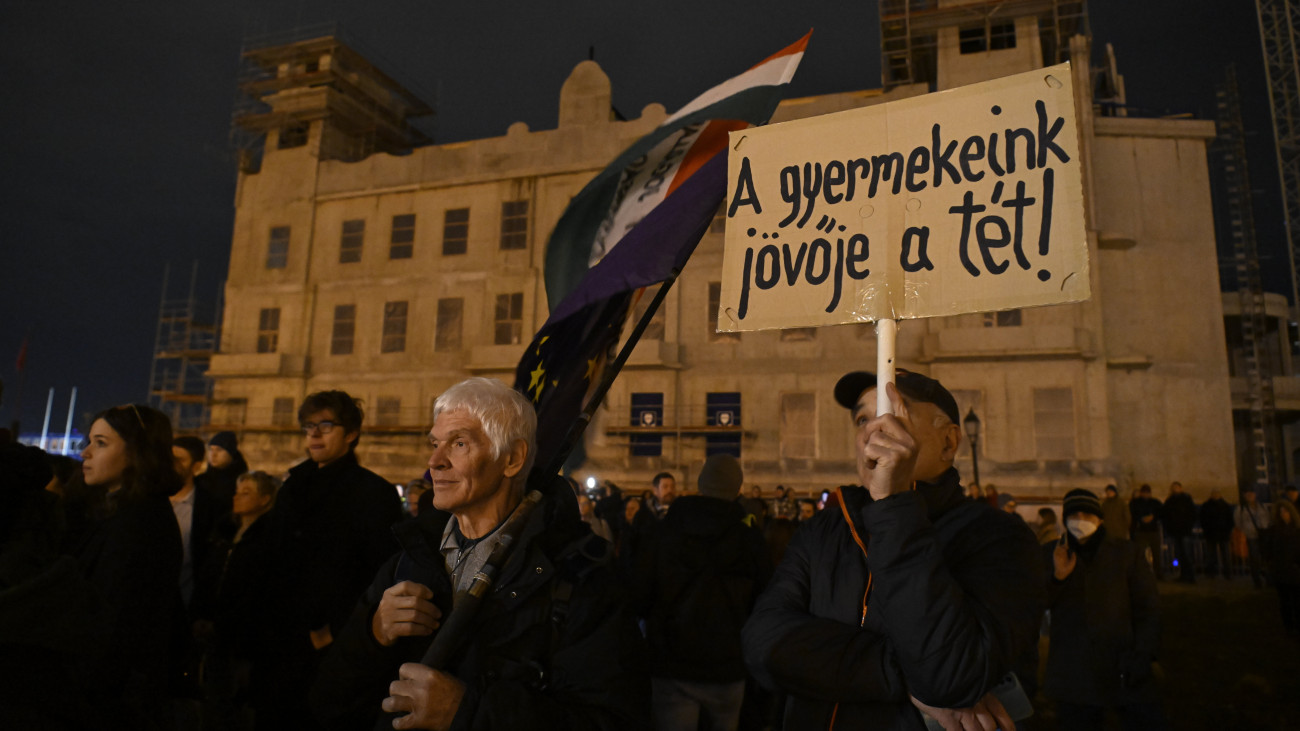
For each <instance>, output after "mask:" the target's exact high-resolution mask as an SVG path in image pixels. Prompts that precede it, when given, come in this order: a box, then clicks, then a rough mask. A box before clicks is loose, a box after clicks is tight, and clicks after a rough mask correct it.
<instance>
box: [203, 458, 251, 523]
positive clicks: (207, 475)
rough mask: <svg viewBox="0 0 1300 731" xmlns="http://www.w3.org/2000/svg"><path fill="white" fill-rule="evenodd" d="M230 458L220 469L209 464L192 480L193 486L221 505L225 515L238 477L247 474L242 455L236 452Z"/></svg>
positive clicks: (246, 465)
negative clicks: (224, 508) (223, 506)
mask: <svg viewBox="0 0 1300 731" xmlns="http://www.w3.org/2000/svg"><path fill="white" fill-rule="evenodd" d="M230 456H231V462H230V464H228V465H226V466H225V467H221V468H217V467H213V466H212V465H210V464H209V465H208V468H207V469H206V470H204V471H203V474H201V475H199V476H198V477H195V478H194V484H195V486H197V487H201V488H203V489H205V490H207V491H208V492H209V493H210V494H212V495H213V496H214V497H216V498H217V499H218V501H219V502H221V503H223V504H224V505H225V506H226V513H227V514H229V513H230V499H231V498H233V497H234V496H235V488H236V487H238V485H239V476H240V475H242V474H244V473H245V472H248V462H246V461H245V460H244V455H242V454H240V453H239V451H238V450H236V451H235V452H234V453H232V454H231V455H230Z"/></svg>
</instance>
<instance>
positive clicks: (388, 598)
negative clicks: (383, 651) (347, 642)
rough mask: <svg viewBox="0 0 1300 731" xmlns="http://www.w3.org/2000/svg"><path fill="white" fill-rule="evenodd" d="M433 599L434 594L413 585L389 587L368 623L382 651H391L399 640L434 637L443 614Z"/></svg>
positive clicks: (405, 583) (400, 584) (408, 582)
mask: <svg viewBox="0 0 1300 731" xmlns="http://www.w3.org/2000/svg"><path fill="white" fill-rule="evenodd" d="M432 599H433V591H432V590H430V589H429V587H427V586H425V585H424V584H417V583H415V582H414V581H403V582H401V583H399V584H394V585H392V586H390V587H388V590H387V591H385V592H384V596H383V598H382V599H380V600H379V607H378V608H377V609H375V616H374V617H373V618H372V619H371V620H370V630H371V632H373V633H374V635H375V640H377V641H378V642H379V644H381V645H383V646H384V647H391V646H392V644H393V643H394V642H397V638H399V637H419V636H421V635H431V634H433V631H434V630H436V629H438V620H440V619H442V611H441V610H439V609H438V607H437V606H435V605H434V603H433V601H432Z"/></svg>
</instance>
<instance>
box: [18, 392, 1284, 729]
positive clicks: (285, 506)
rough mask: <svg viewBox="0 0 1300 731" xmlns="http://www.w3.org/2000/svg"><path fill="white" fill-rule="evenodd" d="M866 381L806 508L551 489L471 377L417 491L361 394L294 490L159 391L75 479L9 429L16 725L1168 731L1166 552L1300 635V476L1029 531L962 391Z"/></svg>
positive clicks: (703, 494)
mask: <svg viewBox="0 0 1300 731" xmlns="http://www.w3.org/2000/svg"><path fill="white" fill-rule="evenodd" d="M877 391H878V384H877V381H876V377H875V376H874V375H873V374H871V373H865V372H853V373H849V374H847V375H845V376H844V377H843V378H842V379H841V380H840V382H839V383H838V384H837V386H836V389H835V399H836V403H838V404H839V405H840V406H842V407H843V408H844V409H845V410H846V411H847V413H848V417H849V418H848V419H846V421H845V428H846V430H850V431H851V432H852V433H853V434H854V435H855V439H856V442H855V443H856V448H855V449H856V453H857V473H858V477H859V478H860V481H861V484H859V485H846V486H843V487H840V488H838V489H836V490H828V491H824V492H822V493H821V494H819V495H817V496H815V497H814V496H807V497H800V496H798V495H796V492H795V491H794V490H792V489H790V488H787V487H786V486H777V487H776V489H775V492H774V494H772V495H770V496H764V494H763V491H762V489H761V488H760V487H759V486H756V485H753V484H749V485H748V488H746V481H745V477H744V473H743V470H742V467H741V463H740V462H739V461H738V460H737V459H736V458H735V457H733V456H730V455H727V454H715V455H712V456H710V457H708V458H707V459H706V460H705V462H704V464H703V466H702V467H701V468H700V470H699V471H698V474H697V477H696V480H695V484H694V485H693V486H691V487H690V488H687V487H686V486H684V485H682V486H679V485H678V482H677V479H678V477H677V475H675V474H673V473H671V472H662V473H659V474H657V475H655V476H654V478H653V479H652V480H651V481H650V483H649V485H648V487H645V488H644V489H639V490H628V489H624V488H620V487H619V486H617V485H614V484H612V483H609V482H606V483H605V484H603V485H601V486H599V487H597V488H595V489H591V490H584V489H581V488H580V487H579V485H578V484H577V483H575V482H573V481H572V480H570V479H567V478H563V477H560V476H558V475H550V476H548V475H537V474H534V473H533V471H532V466H533V464H534V462H535V461H536V457H537V455H536V454H535V451H536V440H535V437H536V434H535V433H536V429H537V421H536V415H535V414H534V413H533V409H532V406H531V405H530V403H529V402H528V401H527V399H525V398H524V397H523V396H521V395H520V394H518V393H517V392H515V391H513V390H511V389H509V388H508V387H506V386H504V385H503V384H501V383H500V382H498V381H494V380H490V379H483V378H473V379H469V380H467V381H464V382H462V383H460V384H457V385H456V386H453V387H452V388H449V389H448V390H447V391H446V392H445V393H443V394H442V395H441V396H440V397H439V398H438V400H437V402H436V404H435V408H434V424H433V427H432V429H431V431H430V435H429V440H430V441H429V458H428V472H426V473H425V474H424V475H422V476H420V477H417V478H415V479H412V480H411V481H409V482H407V483H406V484H405V485H403V486H401V489H400V490H399V489H397V487H396V486H394V485H392V484H391V483H389V482H388V481H386V480H385V479H383V478H381V477H380V476H379V475H377V474H375V473H374V472H372V471H370V470H368V469H366V468H365V467H364V466H362V465H361V463H360V462H359V460H358V458H357V453H356V445H357V443H358V441H359V440H360V438H361V436H362V432H363V422H364V413H363V411H362V409H361V405H360V404H359V402H358V401H357V400H355V399H353V398H352V397H351V396H350V395H348V394H347V393H344V392H342V391H323V392H318V393H313V394H311V395H309V396H308V397H307V398H306V399H304V401H303V403H302V404H301V405H300V407H299V409H298V414H297V416H298V421H299V424H300V426H301V428H302V433H303V437H304V448H305V452H306V459H304V460H303V461H302V462H300V463H299V464H297V465H296V466H294V467H293V468H291V469H290V470H289V471H288V472H287V473H286V474H284V475H279V476H276V475H272V474H268V473H267V472H266V471H262V470H256V469H251V468H250V465H249V464H248V463H247V461H246V460H245V459H244V457H243V455H242V454H241V452H240V449H239V444H238V439H237V436H236V435H235V434H234V433H231V432H220V433H218V434H215V435H213V436H212V437H211V438H210V439H209V440H208V441H207V442H206V443H205V442H204V441H202V440H200V439H198V438H195V437H190V436H174V435H173V434H172V429H171V425H170V424H169V422H168V420H167V417H166V416H165V415H163V414H162V413H161V412H158V411H156V410H154V409H152V408H150V407H148V406H145V405H141V404H127V405H124V406H120V407H116V408H112V409H108V410H106V411H103V412H101V413H99V414H97V415H96V416H95V417H94V419H93V421H92V424H91V426H90V429H89V436H88V439H87V445H86V447H85V449H84V450H83V452H82V454H81V461H80V463H79V464H78V463H76V462H75V461H73V460H68V459H66V458H60V457H56V456H52V455H46V454H44V453H43V452H41V451H40V450H38V449H36V448H33V447H23V446H20V445H18V444H15V443H10V442H7V441H6V442H5V443H0V475H2V476H3V492H2V493H0V497H2V498H3V506H2V508H3V509H0V529H2V531H3V532H0V671H2V672H3V674H4V677H6V679H7V682H6V683H5V684H3V692H2V693H0V714H2V715H0V726H3V727H5V728H24V729H46V728H50V729H62V728H109V729H179V730H184V731H189V730H191V729H192V730H195V731H197V730H199V729H251V728H257V729H270V728H275V729H312V728H322V729H364V728H389V727H392V728H421V729H451V728H456V729H489V728H502V729H506V728H508V729H515V728H547V729H549V728H555V729H560V728H564V729H568V728H605V729H624V728H642V727H645V728H649V727H653V728H656V729H665V730H667V729H691V730H693V729H696V728H709V729H736V728H782V727H784V728H789V729H800V728H812V727H816V728H828V727H840V728H886V729H892V728H898V729H912V728H922V727H923V726H924V725H925V724H927V723H928V724H930V727H931V728H944V729H961V728H993V727H995V726H996V727H999V728H1003V729H1009V728H1013V727H1014V724H1015V722H1016V721H1022V720H1023V719H1024V718H1026V717H1027V716H1029V715H1030V714H1032V712H1033V709H1032V706H1031V699H1033V698H1034V697H1035V696H1036V695H1037V694H1038V692H1039V691H1040V690H1041V691H1042V693H1043V694H1044V695H1046V696H1047V697H1048V698H1050V699H1052V701H1053V702H1054V704H1055V707H1056V717H1057V719H1058V722H1059V723H1060V727H1061V728H1066V729H1075V728H1078V729H1088V728H1099V727H1100V726H1101V724H1102V718H1103V716H1104V714H1105V713H1107V712H1113V713H1116V714H1118V715H1119V717H1120V719H1121V722H1122V723H1123V724H1124V726H1125V727H1126V728H1144V729H1158V728H1162V727H1163V724H1164V716H1163V713H1162V710H1161V705H1160V699H1159V692H1158V686H1157V684H1156V681H1155V677H1154V675H1155V674H1154V671H1153V663H1154V662H1155V661H1156V660H1157V658H1158V653H1159V616H1158V611H1157V601H1156V600H1157V593H1156V581H1157V579H1158V578H1161V577H1163V576H1164V574H1165V572H1166V570H1167V569H1168V568H1169V567H1166V565H1165V555H1166V553H1165V550H1164V546H1165V545H1166V543H1167V544H1168V546H1169V547H1170V551H1169V554H1170V555H1171V557H1172V558H1171V559H1170V562H1169V563H1170V567H1176V568H1177V572H1178V577H1179V579H1180V580H1184V581H1195V579H1196V572H1197V570H1198V569H1200V570H1201V571H1203V572H1204V573H1207V574H1210V575H1222V576H1231V575H1232V572H1233V571H1234V566H1237V567H1238V568H1240V569H1241V570H1247V567H1248V570H1249V572H1250V573H1251V575H1252V577H1253V578H1254V580H1255V582H1256V584H1257V585H1260V586H1263V585H1264V583H1265V582H1268V583H1271V584H1272V585H1273V586H1274V587H1276V588H1277V591H1278V595H1279V598H1280V603H1281V608H1282V614H1283V618H1284V622H1285V623H1286V627H1287V629H1288V630H1289V631H1291V632H1293V633H1294V632H1296V631H1297V626H1296V617H1297V614H1296V612H1297V600H1298V594H1300V564H1297V560H1298V559H1300V514H1298V513H1297V512H1296V504H1295V500H1296V494H1295V491H1294V489H1291V490H1288V492H1287V493H1286V495H1285V497H1282V498H1280V499H1278V500H1277V501H1276V502H1275V503H1274V504H1273V505H1272V506H1270V507H1266V506H1264V505H1263V504H1262V503H1259V502H1258V501H1257V500H1256V499H1255V495H1254V494H1253V493H1251V492H1249V491H1247V492H1245V493H1243V500H1242V502H1241V504H1240V505H1238V506H1232V505H1230V504H1228V503H1227V502H1226V501H1224V500H1223V498H1222V496H1221V494H1219V493H1218V492H1217V491H1216V492H1215V493H1213V494H1212V496H1211V497H1210V499H1208V500H1207V501H1206V502H1205V503H1203V504H1202V505H1200V506H1197V505H1196V504H1195V503H1194V501H1193V500H1192V498H1191V497H1190V495H1188V494H1187V493H1186V492H1185V491H1184V490H1183V489H1182V486H1181V485H1179V484H1178V483H1174V484H1173V485H1172V486H1171V488H1170V494H1169V496H1168V497H1167V499H1166V500H1164V501H1163V502H1162V501H1160V500H1156V499H1155V498H1153V497H1151V494H1150V493H1151V491H1150V488H1149V486H1146V485H1143V486H1142V487H1141V488H1140V489H1139V490H1138V491H1137V495H1135V496H1134V497H1133V498H1132V499H1131V500H1128V501H1125V500H1123V499H1121V498H1120V496H1119V493H1118V490H1117V488H1115V486H1109V487H1107V488H1106V490H1105V494H1104V496H1098V495H1096V494H1094V493H1092V492H1091V491H1088V490H1083V489H1078V490H1072V491H1070V492H1069V493H1067V494H1066V495H1065V496H1064V499H1063V500H1062V501H1061V503H1060V504H1059V508H1060V520H1061V522H1060V523H1058V513H1057V509H1056V506H1054V505H1053V506H1044V507H1042V508H1040V509H1038V512H1037V520H1036V522H1035V523H1034V524H1033V525H1029V524H1027V523H1026V522H1025V521H1024V520H1021V519H1020V517H1019V514H1018V513H1017V511H1016V508H1017V504H1016V502H1015V500H1014V499H1013V498H1012V497H1011V496H1010V495H1006V494H998V493H997V491H996V488H994V487H992V486H987V487H986V488H983V489H981V488H980V487H979V486H978V485H973V484H972V485H969V486H965V487H963V485H962V484H961V480H960V477H959V475H958V473H957V471H956V469H955V468H954V467H953V462H954V459H955V457H956V453H957V450H958V447H959V445H960V443H961V431H960V427H959V426H958V425H959V423H960V420H959V413H958V410H957V405H956V402H955V400H954V399H953V397H952V395H951V393H949V392H948V391H947V389H945V388H944V387H943V386H942V384H940V383H939V382H938V381H935V380H934V379H931V378H928V377H926V376H924V375H921V374H917V373H912V372H909V371H905V370H901V369H900V370H899V371H898V373H897V377H896V382H895V383H894V384H890V385H888V386H886V392H887V393H886V397H887V398H888V400H889V402H890V403H891V405H892V413H886V414H877V413H876V404H877V403H878V399H877ZM1198 526H1199V528H1200V535H1201V536H1203V540H1204V549H1203V550H1202V549H1201V548H1200V544H1199V543H1198V542H1197V539H1196V528H1197V527H1198ZM1045 617H1047V618H1048V619H1047V620H1045ZM1040 633H1043V634H1046V635H1047V638H1048V642H1047V648H1048V651H1047V656H1046V657H1045V658H1042V659H1044V660H1045V666H1046V673H1045V675H1044V676H1042V687H1041V688H1040V687H1039V680H1040V675H1039V672H1038V668H1039V665H1040V657H1039V635H1040ZM837 725H838V726H837Z"/></svg>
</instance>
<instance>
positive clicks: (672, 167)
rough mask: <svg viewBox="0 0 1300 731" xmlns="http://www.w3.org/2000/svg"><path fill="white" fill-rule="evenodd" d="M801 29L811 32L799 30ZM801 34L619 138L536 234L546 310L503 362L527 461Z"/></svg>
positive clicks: (547, 444) (669, 256) (691, 232)
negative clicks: (533, 440) (609, 158)
mask: <svg viewBox="0 0 1300 731" xmlns="http://www.w3.org/2000/svg"><path fill="white" fill-rule="evenodd" d="M809 35H811V33H810V34H809ZM807 44H808V36H804V37H803V38H802V39H800V40H799V41H798V42H797V43H795V44H794V45H792V46H790V47H788V48H786V49H784V50H782V51H780V52H779V53H777V54H775V55H773V56H771V57H769V58H768V59H767V60H765V61H763V62H762V63H760V64H758V65H757V66H755V67H753V68H751V69H750V70H749V71H746V72H745V73H743V74H741V75H740V76H737V77H735V78H733V79H731V80H729V81H727V82H725V83H722V84H719V85H718V86H716V87H714V88H712V89H710V90H709V91H707V92H705V93H704V94H702V95H701V96H699V97H698V98H696V99H695V100H694V101H692V102H691V103H689V104H687V105H686V106H685V107H683V108H682V109H681V110H679V111H678V112H677V113H676V114H674V115H672V116H671V117H669V118H668V120H667V121H665V122H664V123H663V124H662V125H660V126H659V127H658V128H656V129H655V131H654V132H651V133H650V134H649V135H646V136H645V137H644V138H642V139H641V140H639V141H638V142H637V143H636V144H634V145H632V147H630V148H628V149H627V150H626V151H625V152H624V153H623V154H622V155H620V156H619V157H618V158H617V159H616V160H614V162H612V163H611V164H610V165H609V167H607V168H606V169H605V170H604V171H603V172H601V173H600V174H599V175H597V176H596V177H595V179H593V180H592V181H591V182H590V183H588V184H587V186H586V187H585V188H583V189H582V191H581V192H580V193H578V195H577V196H575V197H574V199H573V201H572V202H570V204H569V207H568V208H567V209H566V210H565V212H564V214H563V215H562V216H561V217H560V220H559V222H558V223H557V224H556V226H555V231H554V232H553V233H552V234H551V239H550V241H549V243H548V244H547V250H546V264H545V278H546V294H547V298H548V300H549V302H550V303H551V316H550V318H549V319H547V321H546V324H544V325H543V326H542V328H541V329H540V330H538V331H537V335H536V336H534V338H533V341H532V343H531V344H529V346H528V348H527V350H525V351H524V356H523V358H522V359H521V360H520V361H519V366H518V367H517V368H516V370H515V388H516V389H517V390H518V391H520V392H521V393H523V394H525V395H526V396H528V397H529V399H531V400H532V402H533V405H534V406H535V407H536V409H537V418H538V427H537V448H538V449H537V451H538V458H537V462H536V464H537V468H538V469H547V468H548V466H549V465H550V464H551V462H552V460H553V459H554V458H555V457H556V456H557V454H558V452H559V451H560V450H561V449H563V447H564V438H565V436H566V434H567V433H568V431H569V428H570V426H572V424H573V423H574V421H575V420H576V419H577V417H578V415H579V414H580V413H581V411H582V407H583V405H584V404H585V403H586V402H587V400H588V396H589V394H590V391H591V389H592V388H593V387H594V386H595V384H597V383H598V382H599V381H600V376H601V373H602V370H603V367H604V364H605V362H606V360H607V359H608V357H609V355H610V352H611V351H612V350H613V348H614V346H616V345H617V344H618V341H619V337H620V335H621V334H622V329H623V323H624V321H625V320H626V319H627V313H628V310H629V309H630V307H631V304H632V299H633V295H634V294H635V293H636V292H637V290H639V289H640V288H642V287H645V286H647V285H650V284H654V283H656V282H662V281H664V280H666V279H668V278H669V276H671V274H672V272H673V271H674V270H675V269H676V270H680V269H681V268H682V267H683V266H685V264H686V260H687V259H688V258H689V257H690V255H691V253H692V252H693V251H694V250H695V246H696V244H698V243H699V241H700V239H701V238H703V236H704V233H705V232H706V231H707V230H708V227H709V224H710V222H711V221H712V219H713V216H714V214H715V213H716V212H717V210H718V207H719V206H721V205H722V199H723V198H724V197H725V195H726V190H727V179H726V173H727V159H726V155H724V154H720V153H722V152H724V151H725V150H726V147H727V135H728V133H729V132H731V131H734V130H739V129H744V128H745V127H748V126H749V125H751V124H763V123H765V122H766V121H767V120H768V119H769V118H770V117H771V116H772V113H773V112H775V111H776V107H777V104H779V103H780V101H781V97H782V95H783V94H784V90H785V86H786V85H787V84H789V82H790V80H791V78H793V76H794V71H795V68H796V67H797V66H798V64H799V61H800V60H801V59H802V58H803V51H804V47H805V46H807Z"/></svg>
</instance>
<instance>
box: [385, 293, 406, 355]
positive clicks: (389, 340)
mask: <svg viewBox="0 0 1300 731" xmlns="http://www.w3.org/2000/svg"><path fill="white" fill-rule="evenodd" d="M404 350H406V303H405V302H385V303H384V337H383V341H382V342H381V343H380V345H379V352H381V353H401V352H402V351H404Z"/></svg>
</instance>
